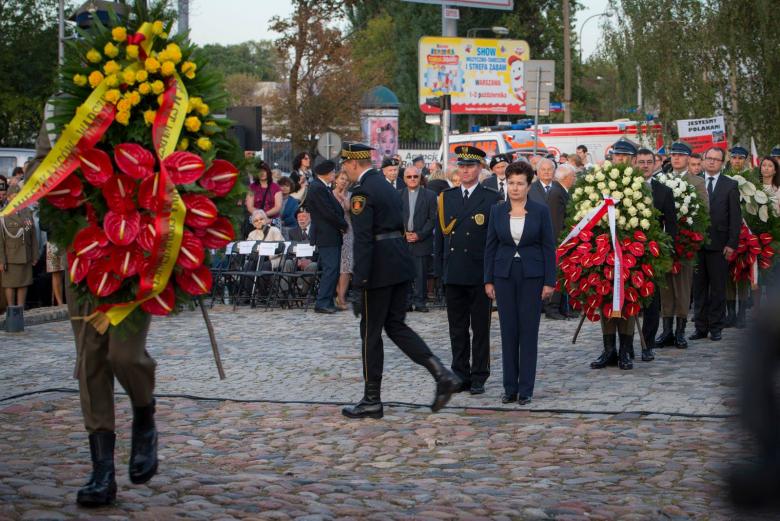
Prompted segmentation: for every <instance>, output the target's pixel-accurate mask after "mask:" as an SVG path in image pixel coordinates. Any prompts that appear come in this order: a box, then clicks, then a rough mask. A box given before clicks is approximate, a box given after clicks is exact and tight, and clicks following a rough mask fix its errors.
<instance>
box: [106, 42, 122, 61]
mask: <svg viewBox="0 0 780 521" xmlns="http://www.w3.org/2000/svg"><path fill="white" fill-rule="evenodd" d="M103 54H105V55H106V56H108V57H109V58H116V57H117V55H118V54H119V49H118V48H117V46H116V45H114V44H113V43H111V42H108V43H107V44H106V46H105V47H103Z"/></svg>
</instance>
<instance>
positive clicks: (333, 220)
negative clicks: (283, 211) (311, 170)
mask: <svg viewBox="0 0 780 521" xmlns="http://www.w3.org/2000/svg"><path fill="white" fill-rule="evenodd" d="M385 182H387V181H385ZM306 208H308V210H309V213H311V237H310V241H311V243H312V244H314V245H316V246H319V247H329V246H341V241H342V234H343V233H344V232H346V231H347V221H346V220H345V219H344V208H342V206H341V204H339V202H338V199H336V196H335V195H333V191H332V190H331V189H330V188H329V187H327V186H326V185H325V183H323V182H322V181H320V179H319V178H318V177H316V176H315V177H314V179H312V181H311V183H310V184H309V193H308V195H307V196H306Z"/></svg>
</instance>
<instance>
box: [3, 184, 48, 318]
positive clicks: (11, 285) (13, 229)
mask: <svg viewBox="0 0 780 521" xmlns="http://www.w3.org/2000/svg"><path fill="white" fill-rule="evenodd" d="M0 188H4V186H3V187H0ZM18 191H19V187H18V186H12V187H11V188H10V190H8V192H9V194H10V196H11V197H13V196H14V194H16V192H18ZM39 256H40V250H39V249H38V238H37V236H36V233H35V221H34V220H33V214H32V210H30V209H29V208H24V209H22V210H19V211H18V212H17V213H15V214H13V215H9V216H8V217H0V285H2V287H3V290H4V292H5V298H6V301H7V302H8V309H7V311H6V312H7V313H8V314H9V316H10V312H11V306H20V307H21V308H22V309H24V303H25V300H26V299H27V288H28V287H29V286H32V283H33V266H35V264H36V263H37V262H38V257H39Z"/></svg>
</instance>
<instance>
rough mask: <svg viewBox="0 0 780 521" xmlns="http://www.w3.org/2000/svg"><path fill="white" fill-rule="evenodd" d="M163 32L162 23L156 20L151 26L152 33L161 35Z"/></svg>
mask: <svg viewBox="0 0 780 521" xmlns="http://www.w3.org/2000/svg"><path fill="white" fill-rule="evenodd" d="M164 30H165V27H164V26H163V23H162V22H161V21H160V20H157V21H156V22H154V23H153V24H152V32H153V33H154V34H156V35H160V34H162V32H163V31H164Z"/></svg>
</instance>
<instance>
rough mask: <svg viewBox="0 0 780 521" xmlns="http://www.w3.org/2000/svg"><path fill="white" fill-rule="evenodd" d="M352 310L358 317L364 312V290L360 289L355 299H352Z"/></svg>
mask: <svg viewBox="0 0 780 521" xmlns="http://www.w3.org/2000/svg"><path fill="white" fill-rule="evenodd" d="M352 312H353V313H354V314H355V316H356V317H359V316H360V315H362V314H363V290H358V292H357V295H355V300H353V301H352Z"/></svg>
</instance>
